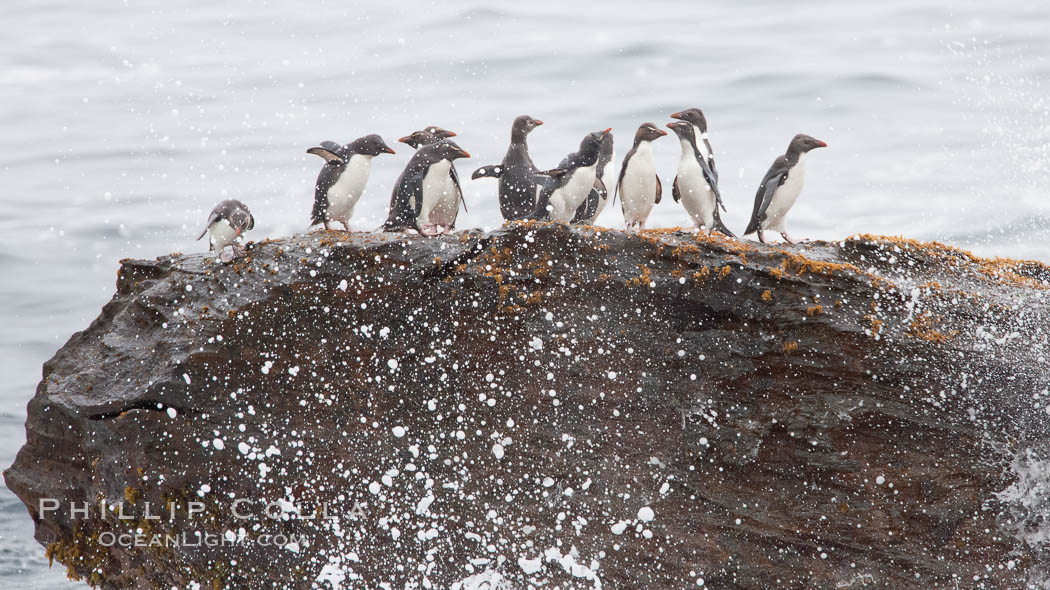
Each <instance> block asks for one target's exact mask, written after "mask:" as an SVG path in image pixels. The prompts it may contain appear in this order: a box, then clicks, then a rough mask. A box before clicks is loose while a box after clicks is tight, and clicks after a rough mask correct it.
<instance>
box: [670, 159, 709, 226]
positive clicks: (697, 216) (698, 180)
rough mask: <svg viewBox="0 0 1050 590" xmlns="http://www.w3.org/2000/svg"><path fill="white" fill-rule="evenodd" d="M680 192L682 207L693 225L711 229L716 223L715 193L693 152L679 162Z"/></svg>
mask: <svg viewBox="0 0 1050 590" xmlns="http://www.w3.org/2000/svg"><path fill="white" fill-rule="evenodd" d="M678 192H679V193H680V194H681V196H682V206H683V207H685V211H686V213H688V214H689V217H691V218H692V220H693V223H695V224H696V225H697V226H702V227H704V228H705V229H711V227H712V226H713V225H714V222H715V207H717V206H718V204H717V203H716V201H715V193H714V191H712V190H711V185H710V184H708V182H707V179H706V178H704V170H703V168H701V167H700V163H699V162H697V161H696V157H695V156H693V154H692V150H690V152H689V153H687V154H682V159H681V160H680V161H679V162H678Z"/></svg>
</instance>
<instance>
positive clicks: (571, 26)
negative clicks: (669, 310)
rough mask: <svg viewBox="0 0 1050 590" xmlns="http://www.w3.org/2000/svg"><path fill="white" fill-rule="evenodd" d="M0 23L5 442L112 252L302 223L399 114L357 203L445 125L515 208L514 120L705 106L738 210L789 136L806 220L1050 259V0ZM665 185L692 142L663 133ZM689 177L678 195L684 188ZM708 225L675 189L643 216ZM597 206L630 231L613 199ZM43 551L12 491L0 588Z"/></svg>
mask: <svg viewBox="0 0 1050 590" xmlns="http://www.w3.org/2000/svg"><path fill="white" fill-rule="evenodd" d="M2 14H3V21H4V23H5V26H4V27H0V46H3V47H4V51H3V52H0V376H2V379H0V465H2V466H3V467H5V468H6V467H7V466H9V465H10V464H11V463H12V461H13V460H14V457H15V453H16V452H17V450H18V448H19V447H20V446H21V445H22V443H23V442H24V440H25V431H24V426H23V425H24V421H25V407H26V403H27V402H28V401H29V399H30V397H31V396H32V395H33V392H34V389H35V387H36V384H37V382H38V381H39V379H40V366H41V364H42V363H43V362H44V361H45V360H47V359H48V358H50V357H51V356H52V355H53V354H54V352H55V351H56V350H57V349H58V347H59V346H61V345H62V344H63V343H64V342H65V341H66V340H67V339H68V338H69V336H70V335H71V334H72V333H73V332H75V331H77V330H80V329H83V328H85V327H87V325H88V323H89V322H90V321H91V320H92V319H93V318H94V317H95V316H96V315H97V313H98V311H99V309H100V308H101V306H102V305H103V304H104V303H105V302H106V301H107V300H108V299H109V298H110V296H111V295H112V292H113V289H114V280H115V274H116V270H117V266H118V260H120V259H121V258H126V257H143V258H151V257H155V256H159V255H163V254H167V253H169V252H172V251H180V252H193V251H199V250H202V249H206V248H207V246H206V244H205V243H203V242H195V241H194V238H195V237H196V235H197V233H199V231H200V229H201V226H202V224H203V222H204V220H205V218H206V216H207V213H208V211H209V210H210V209H211V207H212V206H213V205H214V204H215V203H216V202H217V201H219V200H221V199H224V198H238V199H241V200H243V201H244V202H245V203H247V204H248V206H249V207H250V208H251V210H252V211H253V213H254V215H255V218H256V220H257V223H256V227H255V230H254V231H253V232H251V234H250V237H251V238H253V239H257V240H258V239H263V238H265V237H269V236H283V235H289V234H293V233H296V232H301V231H304V230H305V229H306V226H307V223H308V216H309V211H310V205H311V201H312V194H313V182H314V178H315V177H316V174H317V171H318V169H319V166H320V162H321V161H320V160H319V159H318V158H316V157H315V156H312V155H308V154H306V153H305V150H306V149H307V148H309V147H311V146H313V145H316V144H317V143H318V142H319V141H321V140H325V139H330V140H335V141H339V142H347V141H349V140H351V139H353V138H355V137H358V136H360V135H364V134H366V133H379V134H381V135H382V136H383V137H384V138H386V140H387V141H388V143H391V145H393V146H395V149H396V150H397V152H398V153H397V154H396V155H393V156H381V157H379V158H377V159H376V160H375V162H374V164H373V169H372V176H371V180H370V181H369V185H368V188H367V190H366V192H365V195H364V197H363V198H362V201H361V202H360V203H359V205H358V208H357V215H356V217H355V220H354V222H353V225H354V226H355V229H361V230H369V229H373V228H375V227H377V226H378V225H379V224H380V223H381V222H382V220H383V218H385V215H386V206H387V202H388V199H389V195H390V190H391V185H392V183H393V181H394V179H395V178H396V176H397V174H398V173H399V171H400V169H401V167H403V166H404V164H405V163H406V161H407V159H408V157H409V155H410V153H411V150H410V149H409V148H408V147H407V146H404V145H403V144H395V143H394V142H395V140H396V139H397V138H398V137H400V136H402V135H405V134H407V133H409V132H411V131H413V130H415V129H419V128H421V127H423V126H425V125H429V124H435V125H440V126H442V127H445V128H448V129H452V130H454V131H456V132H457V133H458V134H459V136H458V137H457V138H456V141H457V142H458V143H459V144H460V145H461V146H463V147H464V148H465V149H467V150H468V151H469V152H470V153H471V154H472V155H473V156H474V157H472V158H471V159H470V160H461V161H460V163H459V168H460V176H461V178H463V179H464V191H465V196H466V199H467V202H468V205H469V207H470V211H469V213H466V214H463V215H462V216H461V217H460V221H459V223H458V225H459V226H460V227H461V228H463V227H482V228H494V227H497V226H499V225H500V222H501V220H500V217H499V210H498V205H497V200H496V183H495V181H493V180H491V179H480V180H477V181H471V180H469V178H470V172H471V171H472V170H473V169H474V168H475V167H476V166H481V165H483V164H494V163H498V162H499V161H500V160H501V158H502V156H503V153H504V151H505V149H506V145H507V142H508V140H509V128H510V122H511V121H512V120H513V118H514V117H515V116H516V115H519V114H530V115H532V116H534V117H537V118H540V119H542V120H543V121H544V122H545V123H546V124H545V125H544V126H542V127H540V128H538V129H537V130H536V131H535V132H533V134H532V135H531V136H530V148H531V151H532V154H533V157H534V159H535V160H536V162H537V164H538V165H539V166H540V167H541V168H543V167H552V166H553V165H554V164H556V163H557V162H558V160H560V159H561V158H562V157H563V156H564V155H565V154H567V153H569V152H571V151H574V150H575V149H576V147H577V145H578V143H579V140H580V138H581V137H582V136H583V135H584V134H585V133H587V132H589V131H593V130H597V129H604V128H606V127H610V126H611V127H612V128H613V133H614V135H615V137H616V141H617V160H616V164H617V165H618V164H619V159H620V158H622V157H623V154H625V153H626V152H627V150H628V149H629V148H630V143H631V139H632V137H633V135H634V131H635V129H636V128H637V127H638V125H639V124H640V123H643V122H645V121H652V122H655V123H657V124H658V125H663V123H665V122H667V121H668V120H669V119H668V114H670V113H671V112H674V111H677V110H680V109H683V108H686V107H691V106H699V107H701V108H703V110H704V112H705V113H706V114H707V118H708V121H709V124H710V139H711V142H712V143H713V145H714V148H715V151H716V157H717V161H718V165H719V170H720V172H721V183H720V184H721V189H722V194H723V196H724V198H725V200H726V203H727V206H728V207H729V212H728V214H726V215H724V216H723V218H724V219H725V220H726V222H727V224H728V225H729V226H730V227H731V228H733V229H735V230H740V229H742V228H743V227H744V225H745V224H746V222H747V220H748V218H749V216H750V211H751V202H752V199H753V198H754V192H755V189H756V186H757V183H758V181H759V180H760V179H761V177H762V175H763V174H764V172H765V170H766V168H767V167H768V166H769V164H770V163H771V162H772V160H773V158H774V157H776V156H777V155H778V154H780V153H782V152H783V151H784V150H785V149H786V147H787V144H788V141H789V140H790V139H791V137H792V136H793V135H794V134H795V133H798V132H805V133H808V134H810V135H813V136H815V137H817V138H819V139H822V140H825V141H827V142H828V144H829V146H830V147H829V148H828V149H825V150H819V151H817V152H814V153H813V154H812V155H811V157H810V158H809V169H808V177H807V184H806V187H805V190H804V191H803V194H802V197H801V199H800V200H799V202H798V204H797V205H796V206H795V208H794V209H793V210H792V212H791V215H790V216H789V218H788V226H789V228H790V230H791V233H792V235H793V236H794V237H796V238H820V239H838V238H842V237H845V236H848V235H851V234H854V233H866V232H870V233H882V234H894V235H904V236H907V237H913V238H918V239H923V240H942V241H946V242H949V243H952V244H955V245H958V246H962V247H965V248H969V249H972V250H974V251H975V252H977V253H979V254H984V255H996V256H1011V257H1023V258H1034V259H1040V260H1044V261H1050V202H1048V200H1047V194H1048V187H1050V168H1048V166H1050V99H1048V98H1047V96H1048V90H1050V63H1048V61H1047V57H1048V56H1050V36H1048V35H1047V34H1046V31H1047V30H1050V5H1046V4H1044V3H1038V2H1029V1H1014V0H1007V1H999V2H995V3H991V4H989V3H987V2H976V1H968V0H967V1H955V0H952V1H948V0H937V1H933V0H886V1H882V2H865V3H852V2H851V3H844V2H813V1H799V2H791V3H783V2H775V1H773V0H751V1H745V2H733V3H723V2H719V3H714V2H644V3H641V2H612V3H609V2H545V1H540V2H519V3H505V4H504V3H499V4H497V3H494V2H453V1H447V2H417V1H409V2H404V1H402V2H372V3H367V4H365V3H356V2H331V1H327V0H325V1H315V2H309V3H301V2H300V3H290V2H280V3H279V2H249V1H248V0H235V1H233V2H225V3H215V2H205V1H201V0H183V1H181V2H178V3H174V2H172V3H163V4H162V3H159V2H137V1H124V2H118V1H108V2H95V3H83V2H81V3H73V2H59V1H54V0H50V1H49V0H5V2H4V7H3V9H2ZM655 151H656V156H657V158H658V166H659V172H660V174H661V177H662V178H663V180H664V186H665V187H668V191H667V192H668V193H669V187H670V182H671V180H672V179H673V176H674V169H675V167H676V163H677V159H678V154H679V147H678V145H677V143H676V142H675V141H674V140H672V139H671V138H665V139H662V140H660V141H658V142H657V143H656V144H655ZM665 196H667V197H669V194H667V195H665ZM686 223H687V217H686V215H685V213H684V211H683V210H682V209H681V208H680V206H678V205H677V204H676V203H674V202H673V201H672V200H671V199H670V198H665V199H664V201H663V202H662V203H661V204H660V205H658V206H657V207H656V209H655V210H654V213H653V215H652V217H651V218H650V223H649V226H650V227H660V226H675V225H684V224H686ZM599 224H600V225H608V226H611V227H622V226H623V219H622V217H621V216H620V214H619V212H618V208H608V209H607V210H606V211H605V213H603V215H602V217H601V218H600V219H599ZM63 570H64V568H62V567H61V566H59V565H58V564H56V566H55V568H53V569H49V568H48V563H47V559H46V558H45V557H44V550H43V548H42V547H41V546H39V545H38V544H37V543H36V542H35V541H34V540H33V526H32V522H31V521H30V519H29V517H28V515H27V512H26V510H25V508H24V507H23V506H22V504H21V503H20V502H19V501H18V500H17V499H16V498H15V496H14V495H13V494H12V493H11V492H10V491H8V490H7V489H6V488H3V487H0V588H24V589H32V588H67V587H71V588H81V587H85V586H84V585H83V584H76V583H72V582H67V581H66V580H65V575H64V571H63Z"/></svg>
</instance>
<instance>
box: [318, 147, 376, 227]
mask: <svg viewBox="0 0 1050 590" xmlns="http://www.w3.org/2000/svg"><path fill="white" fill-rule="evenodd" d="M306 153H308V154H314V155H316V156H320V157H322V158H324V160H325V164H324V167H323V168H321V172H320V174H318V175H317V183H316V184H315V185H314V207H313V210H312V211H311V212H310V226H311V227H313V226H315V225H317V224H318V223H323V224H324V228H325V229H331V228H330V227H329V223H330V222H331V221H338V222H339V223H342V224H343V227H344V228H345V229H346V230H347V231H349V230H350V218H351V217H352V216H353V214H354V206H355V205H357V201H358V200H359V199H360V198H361V193H363V192H364V191H365V184H367V183H368V172H369V169H370V168H371V167H372V158H374V157H376V156H378V155H379V154H392V153H394V150H392V149H390V147H389V146H387V145H386V142H384V141H383V138H382V137H379V136H378V135H375V134H372V135H366V136H364V137H361V138H358V139H355V140H354V141H352V142H350V143H348V144H347V145H345V146H340V145H339V144H337V143H335V142H333V141H322V142H321V145H320V146H318V147H312V148H310V149H308V150H306Z"/></svg>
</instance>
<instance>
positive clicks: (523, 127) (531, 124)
mask: <svg viewBox="0 0 1050 590" xmlns="http://www.w3.org/2000/svg"><path fill="white" fill-rule="evenodd" d="M540 125H543V121H540V120H539V119H533V118H532V117H530V116H528V115H521V116H519V117H518V118H516V119H514V124H513V125H512V126H511V128H510V139H511V141H523V140H524V139H525V136H526V135H528V134H529V132H530V131H532V130H533V129H535V128H537V127H539V126H540Z"/></svg>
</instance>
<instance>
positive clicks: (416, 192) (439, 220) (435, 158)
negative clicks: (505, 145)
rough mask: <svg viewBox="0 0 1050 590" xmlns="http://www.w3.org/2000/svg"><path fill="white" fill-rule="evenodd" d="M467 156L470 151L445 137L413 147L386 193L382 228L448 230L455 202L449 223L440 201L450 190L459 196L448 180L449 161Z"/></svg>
mask: <svg viewBox="0 0 1050 590" xmlns="http://www.w3.org/2000/svg"><path fill="white" fill-rule="evenodd" d="M469 157H470V154H468V153H467V152H466V151H465V150H463V149H462V148H460V147H459V146H458V145H456V144H455V143H453V142H452V141H451V140H448V139H443V140H441V141H438V142H435V143H431V144H429V145H424V146H422V147H420V148H419V149H418V150H416V153H415V154H413V156H412V159H411V160H409V161H408V165H407V166H406V167H405V170H404V171H403V172H402V173H401V176H399V177H398V179H397V182H396V184H395V185H394V192H393V193H392V194H391V195H390V214H389V216H388V217H387V220H386V223H385V224H383V229H384V230H385V231H400V230H404V229H416V230H418V231H419V233H421V234H423V235H427V236H433V235H437V234H439V233H444V232H446V231H448V230H449V229H451V228H452V224H454V223H455V213H456V211H458V209H459V203H458V200H457V201H454V202H455V205H454V206H453V208H452V213H451V217H452V219H451V222H449V220H448V212H447V211H444V205H443V203H447V201H448V197H449V195H450V193H451V192H453V191H454V192H455V195H457V197H456V198H457V199H462V196H461V195H462V192H461V191H460V190H459V185H458V183H455V186H454V187H453V186H452V184H453V183H452V182H450V178H452V177H451V176H450V171H451V169H452V161H453V160H456V159H458V158H469Z"/></svg>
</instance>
